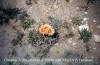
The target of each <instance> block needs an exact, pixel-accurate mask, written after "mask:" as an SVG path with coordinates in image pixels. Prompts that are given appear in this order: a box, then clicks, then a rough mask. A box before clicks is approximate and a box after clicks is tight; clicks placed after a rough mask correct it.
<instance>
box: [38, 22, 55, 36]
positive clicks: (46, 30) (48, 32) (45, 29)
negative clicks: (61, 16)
mask: <svg viewBox="0 0 100 65" xmlns="http://www.w3.org/2000/svg"><path fill="white" fill-rule="evenodd" d="M39 32H40V33H41V34H43V35H44V34H46V35H53V34H54V32H55V31H54V29H53V28H52V26H50V25H49V24H45V25H42V26H41V27H40V28H39Z"/></svg>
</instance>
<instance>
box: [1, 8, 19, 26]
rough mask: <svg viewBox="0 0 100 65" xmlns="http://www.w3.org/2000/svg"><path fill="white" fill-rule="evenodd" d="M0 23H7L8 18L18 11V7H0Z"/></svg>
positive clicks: (12, 17) (15, 14)
mask: <svg viewBox="0 0 100 65" xmlns="http://www.w3.org/2000/svg"><path fill="white" fill-rule="evenodd" d="M0 11H1V13H0V25H3V24H9V20H10V19H14V18H16V17H17V15H18V14H19V13H20V10H19V9H18V8H6V9H5V8H0Z"/></svg>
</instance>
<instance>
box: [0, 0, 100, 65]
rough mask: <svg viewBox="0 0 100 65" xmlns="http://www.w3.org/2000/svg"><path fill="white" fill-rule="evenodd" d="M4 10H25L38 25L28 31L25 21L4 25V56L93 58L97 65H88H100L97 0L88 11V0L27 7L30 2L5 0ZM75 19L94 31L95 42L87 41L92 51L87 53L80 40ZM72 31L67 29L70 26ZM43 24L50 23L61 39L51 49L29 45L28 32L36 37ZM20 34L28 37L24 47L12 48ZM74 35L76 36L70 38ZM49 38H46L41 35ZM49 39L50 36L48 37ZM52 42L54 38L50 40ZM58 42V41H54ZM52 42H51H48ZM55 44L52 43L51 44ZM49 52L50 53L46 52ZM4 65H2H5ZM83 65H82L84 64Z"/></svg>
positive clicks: (40, 0) (39, 0) (38, 0)
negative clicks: (24, 25) (12, 8)
mask: <svg viewBox="0 0 100 65" xmlns="http://www.w3.org/2000/svg"><path fill="white" fill-rule="evenodd" d="M2 3H3V6H4V7H10V6H11V7H14V8H15V7H16V8H24V9H25V11H27V14H28V15H29V16H30V17H29V18H30V19H34V20H35V21H36V22H35V23H34V24H33V25H31V27H30V28H29V29H27V30H23V28H22V26H21V25H22V23H21V20H17V22H16V21H15V20H14V19H13V20H10V24H9V25H3V26H0V57H1V58H7V57H13V55H12V52H16V54H14V55H15V56H14V57H16V56H17V57H20V58H26V57H27V56H28V58H53V59H57V58H73V57H74V58H77V57H79V58H81V59H82V58H86V57H88V58H91V59H95V61H94V62H91V63H90V62H88V63H84V65H94V64H95V65H97V64H98V65H99V64H100V63H99V61H100V55H99V54H100V43H97V42H95V39H94V37H93V35H100V18H99V16H100V12H99V11H100V10H99V8H100V1H99V0H96V1H95V2H94V4H92V3H90V4H89V5H88V7H89V8H88V10H85V6H86V0H69V1H68V2H67V0H32V2H31V3H32V4H31V5H27V4H26V0H4V1H2ZM49 17H53V18H54V19H56V20H57V19H58V20H59V21H56V22H54V21H52V19H49ZM73 17H79V18H80V19H81V22H82V24H88V25H89V29H90V31H91V32H92V39H90V41H89V42H87V44H88V46H89V47H90V51H89V52H87V51H86V48H85V45H86V43H84V42H83V41H82V40H79V39H78V36H79V34H78V27H79V26H76V25H74V24H73V23H72V19H73ZM65 23H67V24H69V25H67V26H68V27H69V28H67V27H66V24H65ZM43 24H50V25H51V26H53V28H54V29H55V30H56V27H57V32H58V35H59V39H57V42H55V41H54V42H55V43H54V44H53V45H52V46H51V47H50V48H49V49H47V48H46V45H43V46H44V47H43V46H39V45H37V46H34V45H31V44H30V43H28V42H27V39H28V38H27V37H28V33H29V32H30V31H33V33H34V35H35V34H36V33H37V32H38V30H39V27H40V26H41V25H43ZM64 24H65V25H64ZM18 32H20V33H22V34H24V37H23V38H22V39H21V44H18V45H16V46H13V45H12V40H13V39H16V38H17V36H18ZM70 32H73V34H74V36H72V37H66V35H68V34H69V33H70ZM40 37H43V38H44V37H45V36H43V35H42V36H40ZM46 38H47V37H46ZM47 39H51V38H47ZM53 39H54V40H55V38H53ZM48 41H49V40H48ZM51 42H52V41H51ZM45 49H46V50H45ZM52 63H53V64H54V65H78V64H74V63H66V62H61V63H60V62H59V63H56V62H52ZM26 64H29V65H33V64H34V65H44V64H45V62H41V63H39V62H32V63H26ZM1 65H2V64H1ZM47 65H49V64H47ZM80 65H82V63H80Z"/></svg>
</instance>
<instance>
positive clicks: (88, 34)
mask: <svg viewBox="0 0 100 65" xmlns="http://www.w3.org/2000/svg"><path fill="white" fill-rule="evenodd" d="M79 34H80V37H79V39H81V40H83V42H84V43H85V42H89V40H90V39H91V37H92V33H91V32H90V31H88V30H87V29H83V30H82V31H79Z"/></svg>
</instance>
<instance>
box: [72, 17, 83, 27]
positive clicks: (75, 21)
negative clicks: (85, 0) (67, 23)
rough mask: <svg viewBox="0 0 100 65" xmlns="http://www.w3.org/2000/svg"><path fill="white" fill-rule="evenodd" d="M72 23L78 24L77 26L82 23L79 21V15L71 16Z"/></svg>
mask: <svg viewBox="0 0 100 65" xmlns="http://www.w3.org/2000/svg"><path fill="white" fill-rule="evenodd" d="M72 23H73V24H75V25H78V26H79V25H80V24H82V23H81V19H80V18H79V17H73V19H72Z"/></svg>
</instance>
